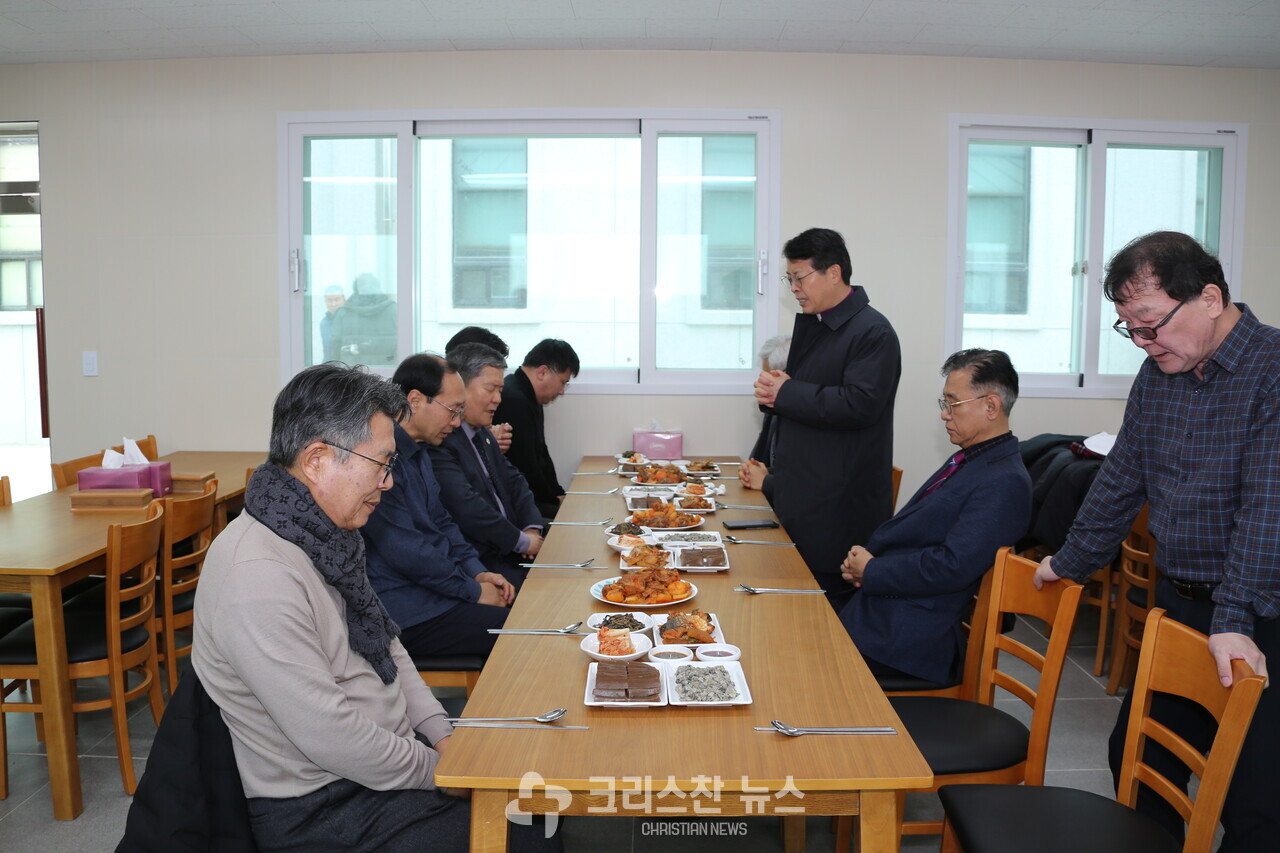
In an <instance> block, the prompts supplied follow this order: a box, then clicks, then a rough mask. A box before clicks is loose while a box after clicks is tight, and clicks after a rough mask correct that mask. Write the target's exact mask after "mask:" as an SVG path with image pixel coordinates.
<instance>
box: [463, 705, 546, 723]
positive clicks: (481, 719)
mask: <svg viewBox="0 0 1280 853" xmlns="http://www.w3.org/2000/svg"><path fill="white" fill-rule="evenodd" d="M567 713H569V709H568V708H556V709H555V710H554V711H547V712H546V713H543V714H539V715H538V716H536V717H445V719H446V720H448V721H449V722H451V723H456V722H458V721H459V720H462V721H463V722H468V723H471V722H477V723H478V722H486V723H499V722H501V723H515V722H520V721H522V720H532V721H533V722H535V723H554V722H555V721H556V720H558V719H560V718H561V717H563V716H564V715H565V714H567Z"/></svg>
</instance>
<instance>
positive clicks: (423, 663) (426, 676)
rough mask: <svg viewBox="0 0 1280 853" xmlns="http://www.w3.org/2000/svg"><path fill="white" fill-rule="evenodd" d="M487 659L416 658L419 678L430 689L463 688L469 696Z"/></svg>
mask: <svg viewBox="0 0 1280 853" xmlns="http://www.w3.org/2000/svg"><path fill="white" fill-rule="evenodd" d="M484 662H485V659H484V658H483V657H481V656H480V655H432V656H415V657H414V658H413V665H414V666H415V667H417V668H418V677H419V678H421V679H422V681H423V683H424V684H426V685H427V686H428V687H463V688H466V694H467V696H470V695H471V691H472V690H473V689H475V686H476V682H477V681H479V680H480V670H482V669H484Z"/></svg>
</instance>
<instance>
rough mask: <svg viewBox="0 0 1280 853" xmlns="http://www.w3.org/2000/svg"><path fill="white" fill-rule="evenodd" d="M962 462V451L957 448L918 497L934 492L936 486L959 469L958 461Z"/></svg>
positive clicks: (936, 488) (925, 496) (924, 496)
mask: <svg viewBox="0 0 1280 853" xmlns="http://www.w3.org/2000/svg"><path fill="white" fill-rule="evenodd" d="M962 462H964V451H963V450H957V451H956V452H955V453H954V454H952V456H951V458H950V459H948V460H947V466H946V467H945V468H943V469H942V470H941V471H940V472H939V473H938V476H936V477H934V478H933V482H932V483H930V484H929V487H928V488H927V489H925V490H924V494H923V495H921V496H920V497H921V498H927V497H929V495H931V494H933V493H934V492H936V491H937V490H938V487H939V486H941V485H942V484H943V483H945V482H946V481H947V478H948V477H950V476H951V475H952V474H954V473H955V472H956V471H959V470H960V463H962Z"/></svg>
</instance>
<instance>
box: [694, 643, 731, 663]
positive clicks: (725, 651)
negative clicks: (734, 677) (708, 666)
mask: <svg viewBox="0 0 1280 853" xmlns="http://www.w3.org/2000/svg"><path fill="white" fill-rule="evenodd" d="M697 649H698V660H705V661H707V662H708V663H724V662H725V661H730V660H737V659H738V658H740V657H742V649H740V648H738V647H737V646H731V645H729V644H728V643H703V644H702V645H700V646H698V647H697Z"/></svg>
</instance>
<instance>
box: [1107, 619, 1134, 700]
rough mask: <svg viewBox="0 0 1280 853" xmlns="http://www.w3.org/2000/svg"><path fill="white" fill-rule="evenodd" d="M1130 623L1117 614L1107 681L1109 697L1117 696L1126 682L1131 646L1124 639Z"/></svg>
mask: <svg viewBox="0 0 1280 853" xmlns="http://www.w3.org/2000/svg"><path fill="white" fill-rule="evenodd" d="M1128 621H1129V620H1128V617H1125V616H1121V615H1120V614H1116V635H1115V637H1114V638H1113V639H1112V641H1111V646H1112V648H1111V677H1110V678H1108V679H1107V695H1108V696H1114V695H1116V691H1117V690H1119V689H1120V685H1121V684H1122V683H1123V681H1124V672H1125V670H1127V669H1128V668H1129V644H1128V643H1127V642H1126V641H1125V638H1124V634H1125V633H1126V631H1127V629H1128V625H1127V624H1126V623H1127V622H1128Z"/></svg>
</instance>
